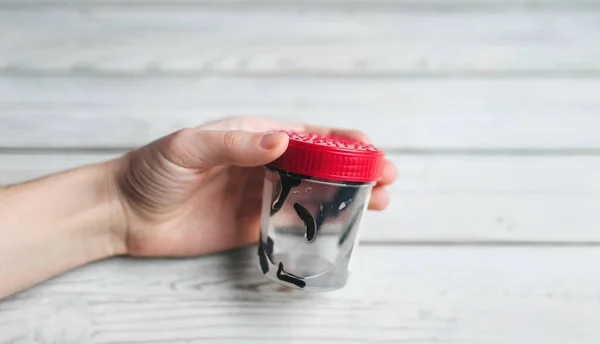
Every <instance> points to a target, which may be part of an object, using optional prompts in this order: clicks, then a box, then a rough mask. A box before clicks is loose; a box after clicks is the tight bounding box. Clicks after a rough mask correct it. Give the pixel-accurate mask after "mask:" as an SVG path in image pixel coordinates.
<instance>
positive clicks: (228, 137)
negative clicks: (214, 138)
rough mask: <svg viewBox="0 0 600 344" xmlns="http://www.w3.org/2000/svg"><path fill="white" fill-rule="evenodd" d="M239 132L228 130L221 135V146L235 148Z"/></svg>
mask: <svg viewBox="0 0 600 344" xmlns="http://www.w3.org/2000/svg"><path fill="white" fill-rule="evenodd" d="M239 141H240V134H239V133H237V132H235V131H228V132H226V133H225V134H224V135H223V146H224V147H225V148H227V149H229V150H235V149H236V148H237V147H238V146H239Z"/></svg>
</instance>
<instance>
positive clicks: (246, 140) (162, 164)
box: [112, 117, 397, 256]
mask: <svg viewBox="0 0 600 344" xmlns="http://www.w3.org/2000/svg"><path fill="white" fill-rule="evenodd" d="M278 129H282V130H290V131H311V132H317V133H320V134H333V135H337V136H341V137H346V138H350V139H358V140H362V141H368V137H366V135H365V134H363V133H361V132H358V131H347V130H335V129H327V128H321V127H313V126H306V125H296V124H290V123H281V122H276V121H272V120H267V119H263V118H255V117H240V118H228V119H225V120H221V121H216V122H212V123H208V124H205V125H203V126H201V127H198V128H189V129H183V130H181V131H178V132H176V133H173V134H171V135H169V136H166V137H164V138H162V139H159V140H157V141H155V142H153V143H151V144H149V145H147V146H145V147H142V148H140V149H138V150H135V151H133V152H131V153H129V154H128V155H126V156H125V157H123V158H121V159H118V160H115V161H113V162H112V164H113V169H114V171H115V174H114V176H115V178H114V183H115V186H116V188H115V189H116V190H117V193H118V196H117V197H119V199H120V200H121V204H122V208H123V213H124V219H125V220H124V225H125V226H124V227H123V228H122V229H121V230H120V232H119V233H117V234H118V237H120V238H121V241H122V247H123V251H124V252H122V253H126V254H131V255H135V256H186V255H197V254H205V253H213V252H218V251H222V250H227V249H231V248H235V247H240V246H245V245H248V244H251V243H253V242H255V241H256V240H257V239H258V231H259V223H260V209H261V198H262V187H263V179H264V174H265V172H264V168H263V167H262V166H263V165H265V164H267V163H270V162H272V161H273V160H275V159H277V158H278V157H279V156H280V155H282V154H283V153H284V152H285V150H286V148H287V145H288V136H287V134H285V133H266V132H269V131H272V130H278ZM396 176H397V171H396V167H395V166H394V164H393V163H392V162H391V161H388V160H386V164H385V167H384V173H383V178H382V179H381V180H380V181H379V182H378V184H377V185H376V186H375V187H374V188H373V192H372V196H371V201H370V204H369V209H372V210H383V209H384V208H386V207H387V205H388V202H389V196H388V193H387V191H386V189H385V186H386V185H389V184H391V183H393V182H394V181H395V179H396Z"/></svg>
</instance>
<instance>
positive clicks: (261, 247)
mask: <svg viewBox="0 0 600 344" xmlns="http://www.w3.org/2000/svg"><path fill="white" fill-rule="evenodd" d="M258 261H259V263H260V269H261V271H262V272H263V274H266V273H267V272H269V262H268V261H267V256H266V252H265V243H264V242H263V240H262V234H261V235H260V237H259V238H258Z"/></svg>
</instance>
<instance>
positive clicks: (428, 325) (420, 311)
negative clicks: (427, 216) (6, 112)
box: [0, 246, 600, 344]
mask: <svg viewBox="0 0 600 344" xmlns="http://www.w3.org/2000/svg"><path fill="white" fill-rule="evenodd" d="M255 257H256V255H255V252H254V249H253V248H252V249H247V250H243V251H238V252H236V253H234V254H230V255H217V256H210V257H204V258H198V259H179V260H134V259H114V260H109V261H104V262H101V263H98V264H94V265H91V266H88V267H86V268H83V269H80V270H78V271H75V272H72V273H69V274H67V275H65V276H62V277H60V278H57V279H55V280H53V281H51V282H49V283H45V284H43V285H41V286H39V287H37V288H35V289H33V290H30V291H27V292H25V293H23V294H20V295H18V296H16V297H13V298H11V299H9V300H7V301H5V302H3V303H0V319H2V320H1V321H0V341H1V342H5V343H49V342H60V343H155V342H160V343H166V344H172V343H206V342H211V343H282V342H285V343H307V342H311V343H388V342H389V343H400V342H410V343H426V344H433V343H464V344H480V343H497V344H509V343H510V344H520V343H523V344H529V343H545V344H564V343H580V344H588V343H589V344H592V343H594V344H595V343H597V342H598V338H600V329H599V328H598V326H597V319H598V317H600V303H599V302H598V296H599V294H598V284H599V283H600V278H599V275H598V274H595V273H590V268H589V263H590V262H594V261H598V259H600V250H599V249H598V248H527V247H519V248H508V247H505V248H490V247H486V248H481V247H480V248H473V247H461V248H439V247H438V248H427V247H369V246H363V247H361V249H360V250H359V251H358V256H357V258H356V260H355V261H356V265H355V268H354V271H353V275H352V276H351V279H350V282H349V285H348V286H347V287H346V288H345V289H343V290H341V291H338V292H332V293H323V294H315V293H310V294H307V293H304V292H300V291H293V292H292V291H289V290H286V289H282V288H279V287H277V286H276V285H274V284H273V283H271V282H268V281H266V280H265V278H264V277H262V276H261V275H260V274H259V273H258V268H257V267H256V263H255V262H254V260H255V259H256V258H255ZM374 291H376V292H374Z"/></svg>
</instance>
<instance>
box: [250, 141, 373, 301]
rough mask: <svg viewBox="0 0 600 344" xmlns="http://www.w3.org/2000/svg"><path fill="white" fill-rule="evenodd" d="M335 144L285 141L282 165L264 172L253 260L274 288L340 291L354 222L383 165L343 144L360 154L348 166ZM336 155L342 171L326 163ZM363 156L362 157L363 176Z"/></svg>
mask: <svg viewBox="0 0 600 344" xmlns="http://www.w3.org/2000/svg"><path fill="white" fill-rule="evenodd" d="M301 138H304V140H302V139H301ZM315 138H319V139H315ZM315 141H316V143H315ZM307 142H308V143H307ZM323 142H329V144H325V147H328V149H323ZM332 142H333V144H335V145H336V146H335V147H331V144H332ZM339 142H340V139H332V138H329V139H328V138H323V137H322V136H317V135H307V134H305V135H300V134H293V135H291V137H290V145H289V147H288V150H287V151H286V153H284V155H283V156H282V158H280V159H278V160H277V161H275V162H274V163H272V164H270V165H269V166H267V167H266V169H267V171H266V177H265V182H264V189H263V204H262V212H261V229H260V238H259V245H258V256H259V264H260V268H261V271H262V272H263V273H264V274H265V275H266V276H268V277H270V278H271V279H273V280H275V281H277V282H279V283H282V284H284V285H287V286H291V287H295V288H300V289H307V290H323V291H325V290H334V289H339V288H342V287H343V286H344V285H346V282H347V279H348V275H349V271H350V262H351V259H352V253H353V251H354V250H355V248H356V245H357V243H358V241H359V240H358V234H359V227H360V223H361V218H362V216H363V213H364V212H365V211H366V209H367V206H368V204H369V199H370V196H371V190H372V188H373V185H374V184H375V180H371V179H377V176H380V174H381V170H382V167H383V160H382V153H381V151H379V150H376V149H375V148H374V147H373V148H368V147H372V146H367V145H363V144H358V143H356V142H351V144H352V146H351V147H352V148H353V149H356V147H354V145H358V146H359V147H367V148H364V149H362V150H357V151H358V155H359V158H358V159H356V157H355V158H354V159H352V155H348V154H345V155H344V153H347V152H348V150H349V149H348V147H347V146H348V145H349V144H350V143H349V142H348V141H341V142H344V143H345V145H344V147H339V146H340V144H339ZM314 146H316V152H317V153H315V147H314ZM340 148H342V149H341V152H340ZM350 151H352V150H350ZM307 152H308V155H307ZM336 152H337V153H336ZM334 153H335V154H334ZM315 154H316V155H315ZM323 154H327V155H326V156H327V157H328V158H327V157H326V158H322V156H323ZM336 154H337V155H339V154H342V155H343V159H342V160H341V164H342V165H339V164H336V163H333V162H335V161H337V162H340V160H339V159H337V160H336V159H334V160H330V159H329V158H331V157H335V156H336ZM319 156H321V159H316V160H315V157H319ZM365 157H370V159H367V163H366V167H367V168H366V169H365V168H364V167H365V161H363V160H364V158H365ZM298 158H304V159H305V160H304V161H305V162H304V163H302V160H298ZM349 158H350V159H349ZM315 161H317V162H318V163H317V164H316V165H315ZM332 161H333V162H332ZM327 162H329V164H328V163H327ZM283 167H285V168H286V169H283ZM348 167H350V168H348ZM290 170H293V171H290ZM357 170H359V171H360V172H359V173H356V171H357ZM365 171H366V172H365ZM298 172H304V173H298ZM324 176H327V177H328V178H324ZM344 177H346V179H353V180H343V178H344Z"/></svg>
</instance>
